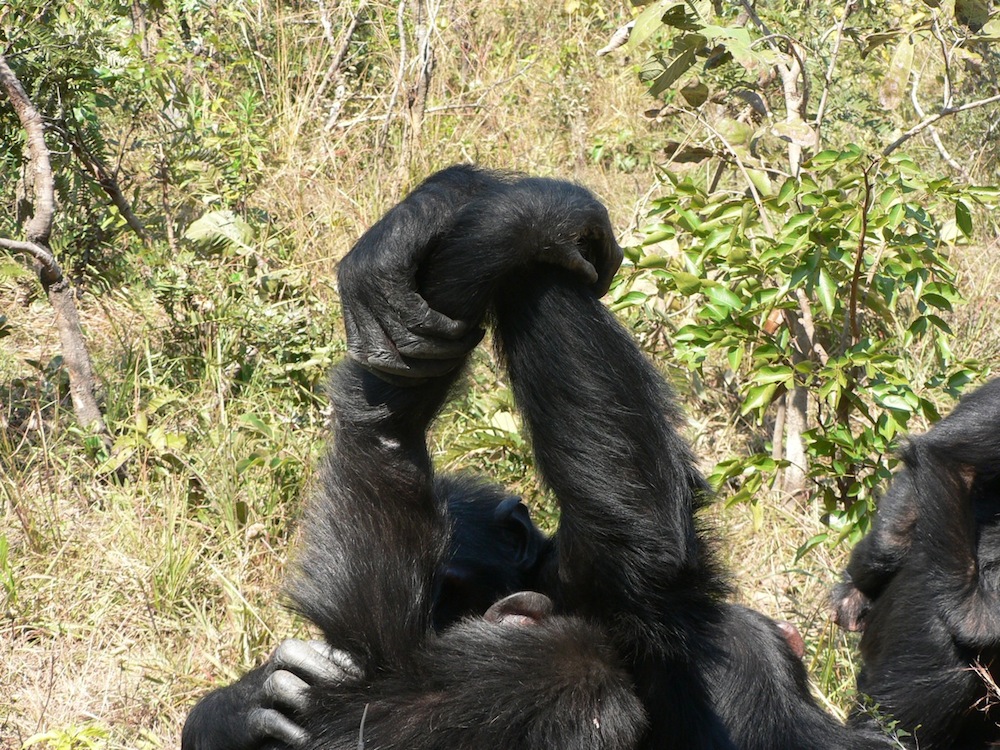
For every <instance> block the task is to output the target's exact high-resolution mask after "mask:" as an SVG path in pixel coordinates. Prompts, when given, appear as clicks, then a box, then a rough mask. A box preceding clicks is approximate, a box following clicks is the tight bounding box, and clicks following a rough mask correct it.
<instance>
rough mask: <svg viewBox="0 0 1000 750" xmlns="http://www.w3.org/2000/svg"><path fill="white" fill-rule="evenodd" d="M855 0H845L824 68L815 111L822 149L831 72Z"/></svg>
mask: <svg viewBox="0 0 1000 750" xmlns="http://www.w3.org/2000/svg"><path fill="white" fill-rule="evenodd" d="M855 2H856V0H847V2H846V3H845V4H844V15H843V16H841V17H840V21H839V22H838V23H837V36H836V38H835V39H834V41H833V52H832V53H831V54H830V64H829V65H827V67H826V75H825V76H824V77H823V93H822V94H821V95H820V97H819V108H818V109H817V110H816V120H815V123H816V147H817V148H821V147H822V143H823V140H822V137H821V132H822V130H823V117H824V116H825V115H826V100H827V97H828V96H829V94H830V86H831V84H832V83H833V70H834V68H835V67H836V65H837V58H838V57H839V56H840V44H841V42H843V40H844V26H845V25H846V24H847V18H848V16H850V15H851V13H852V12H853V11H854V4H855Z"/></svg>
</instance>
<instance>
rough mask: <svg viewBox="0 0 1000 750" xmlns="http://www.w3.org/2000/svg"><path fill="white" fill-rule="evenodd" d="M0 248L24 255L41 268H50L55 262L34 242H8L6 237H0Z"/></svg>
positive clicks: (47, 252)
mask: <svg viewBox="0 0 1000 750" xmlns="http://www.w3.org/2000/svg"><path fill="white" fill-rule="evenodd" d="M0 247H2V248H5V249H7V250H11V251H13V252H15V253H26V254H27V255H30V256H31V257H32V258H34V259H35V260H37V261H38V262H39V263H41V264H42V265H43V266H51V265H53V264H55V262H56V259H55V258H54V257H53V256H52V253H50V252H49V251H48V250H46V249H45V248H44V247H42V246H41V245H36V244H35V243H34V242H20V241H19V240H9V239H7V238H6V237H0Z"/></svg>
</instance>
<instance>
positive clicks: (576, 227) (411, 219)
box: [339, 167, 622, 384]
mask: <svg viewBox="0 0 1000 750" xmlns="http://www.w3.org/2000/svg"><path fill="white" fill-rule="evenodd" d="M512 217H516V219H517V220H516V221H515V220H513V219H512ZM621 260H622V251H621V248H620V247H619V246H618V243H617V242H616V241H615V238H614V232H613V230H612V229H611V224H610V221H609V219H608V214H607V210H606V209H605V208H604V206H603V205H602V204H601V203H600V202H599V201H598V200H597V199H596V198H594V197H593V196H592V195H591V194H590V193H589V192H587V191H586V190H584V189H583V188H580V187H578V186H575V185H572V184H570V183H567V182H561V181H556V180H547V179H541V178H524V179H513V178H510V177H507V178H505V177H504V176H502V175H497V174H493V173H489V172H484V171H481V170H477V169H475V168H473V167H452V168H451V169H447V170H444V171H443V172H439V173H437V174H435V175H433V176H432V177H430V178H429V179H428V180H427V181H425V182H424V183H423V184H422V185H420V186H419V187H418V188H417V189H416V190H415V191H414V192H413V193H411V194H410V195H409V196H407V198H406V199H405V200H404V201H403V202H402V203H400V204H399V205H397V206H395V207H394V208H393V209H391V210H390V211H389V212H388V213H387V214H386V215H385V216H384V217H383V218H382V219H381V220H380V221H379V222H378V223H377V224H376V225H375V226H374V227H372V229H370V230H369V231H368V232H367V233H366V234H365V235H364V236H363V237H362V238H361V239H360V240H359V241H358V243H357V244H356V245H355V246H354V248H353V249H352V250H351V252H350V253H348V255H347V256H346V257H345V258H344V259H343V261H341V265H340V270H339V282H340V293H341V298H342V301H343V306H344V320H345V324H346V327H347V345H348V351H349V353H350V354H351V356H353V357H354V358H355V359H357V360H358V361H359V362H361V363H362V364H364V365H365V366H366V367H368V368H370V369H372V370H374V371H376V372H378V373H379V374H380V375H381V376H382V377H384V378H386V379H387V380H391V381H393V382H396V383H399V384H404V383H407V382H409V383H416V382H419V381H420V380H423V379H426V378H430V377H437V376H440V375H444V374H446V373H448V372H451V371H453V370H455V369H456V368H457V367H459V366H460V365H461V364H462V363H463V362H464V360H465V357H466V355H467V354H468V352H469V351H470V350H471V349H472V348H473V347H475V345H476V344H477V343H478V342H479V340H480V339H481V338H482V335H483V334H482V331H481V330H479V327H478V326H479V324H480V323H481V321H482V318H483V316H484V315H485V312H486V310H487V307H488V306H489V305H490V304H491V302H492V295H493V293H494V292H495V289H496V286H497V284H498V283H499V282H500V281H502V280H503V279H504V278H506V277H507V276H508V275H510V274H511V273H512V272H515V271H517V270H519V269H522V268H525V267H527V266H530V265H532V264H535V263H548V264H553V265H558V266H562V267H563V268H566V269H568V270H569V271H572V272H573V273H575V274H577V275H578V276H580V277H582V278H583V280H584V281H586V282H587V283H588V284H590V285H591V286H592V287H593V289H594V291H595V292H596V293H597V294H598V295H603V294H604V293H605V292H606V291H607V290H608V287H609V286H610V284H611V280H612V278H613V276H614V274H615V271H617V269H618V266H619V264H620V263H621Z"/></svg>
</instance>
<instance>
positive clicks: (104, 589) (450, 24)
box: [0, 0, 998, 750]
mask: <svg viewBox="0 0 1000 750" xmlns="http://www.w3.org/2000/svg"><path fill="white" fill-rule="evenodd" d="M560 5H561V4H551V3H536V2H527V0H504V1H503V2H495V1H491V2H487V1H486V0H471V1H470V2H466V3H461V4H441V5H439V6H438V8H437V15H436V17H435V19H434V25H433V29H434V31H433V35H432V46H433V49H434V51H435V55H436V64H435V68H434V72H433V77H432V79H431V85H430V89H429V94H428V100H427V109H426V113H425V116H424V118H423V121H422V123H421V124H420V127H419V130H416V129H415V128H414V126H413V124H412V123H411V122H409V121H408V119H407V118H408V115H407V112H406V107H405V104H404V100H405V96H404V97H403V98H402V99H397V102H396V106H395V108H394V109H392V110H391V111H390V110H389V103H390V100H391V98H392V90H393V88H394V87H395V85H396V82H397V76H398V71H400V70H402V71H404V78H403V80H402V84H403V88H404V95H405V93H406V90H407V87H412V85H413V82H414V80H415V77H416V73H417V71H416V69H415V68H414V62H413V57H412V54H413V45H412V39H411V40H409V42H410V44H409V45H408V48H409V55H408V56H407V58H406V59H401V45H400V43H399V35H398V30H397V26H396V7H395V4H393V3H389V2H388V0H382V1H381V2H372V3H369V4H368V10H367V12H366V16H365V18H366V21H365V23H364V25H363V27H362V29H361V30H360V31H359V32H358V35H357V38H356V39H355V40H354V41H353V42H352V44H353V45H354V48H353V49H354V52H353V57H352V58H351V59H352V60H353V62H352V65H351V66H348V67H347V68H345V69H343V70H340V71H338V75H337V76H336V77H335V78H332V79H331V78H330V71H331V64H332V61H333V59H334V55H335V53H336V50H337V45H338V44H339V43H340V42H341V41H342V39H343V34H344V32H345V29H346V28H347V27H348V25H349V23H350V21H351V19H352V17H353V15H354V12H355V11H356V10H357V7H358V4H357V3H355V2H345V3H336V2H334V3H329V2H327V3H326V4H325V5H321V4H313V3H298V4H296V3H288V4H286V3H274V4H272V3H253V4H245V6H240V7H245V8H246V14H245V17H243V18H242V19H241V21H240V23H236V24H235V25H234V26H233V28H232V29H230V30H229V32H228V33H233V34H239V35H242V36H243V37H245V38H246V40H247V43H248V54H247V56H246V60H247V62H246V64H247V65H248V66H250V67H249V68H248V78H249V80H251V81H252V82H254V83H253V88H252V89H251V93H252V96H253V100H254V101H255V102H256V104H255V106H254V107H253V108H248V109H245V110H244V111H243V113H242V114H241V113H240V111H238V109H237V108H234V109H233V110H232V112H228V113H223V115H222V116H228V117H232V118H239V117H245V118H247V121H246V123H245V125H240V127H246V128H249V129H254V133H252V134H253V135H255V136H256V137H259V136H260V134H261V133H266V135H267V137H266V139H265V142H266V146H265V147H260V150H261V153H256V152H255V153H256V155H257V156H259V157H260V159H261V161H262V163H263V165H264V166H263V168H262V169H263V174H262V178H261V182H260V184H259V185H258V186H257V187H256V189H255V190H254V191H253V193H252V195H250V197H249V201H250V203H251V204H252V205H253V206H254V207H257V208H260V209H261V210H262V211H266V213H267V214H268V217H269V221H268V223H267V224H266V226H265V227H264V228H262V229H261V231H260V233H259V234H258V235H257V238H256V242H257V245H256V246H255V254H254V255H253V256H252V257H249V258H248V257H247V256H245V255H241V254H239V253H234V254H232V255H231V256H224V255H208V256H206V257H207V258H208V260H204V258H203V259H202V260H200V261H198V263H200V264H201V265H197V266H195V265H192V266H191V267H190V268H183V269H179V272H180V271H183V272H184V273H190V274H198V275H196V276H191V277H190V278H195V279H196V281H195V282H190V283H191V284H192V286H191V288H190V289H188V291H192V292H194V293H195V294H194V298H193V299H192V301H190V309H189V310H188V311H187V313H186V317H181V316H176V315H175V316H174V317H171V316H170V315H168V314H167V313H166V312H165V309H164V308H163V307H162V306H161V304H160V302H159V301H157V298H156V297H155V295H153V294H151V293H150V292H149V291H148V290H146V289H144V288H143V286H142V284H140V283H137V284H136V285H135V286H134V288H131V289H119V290H117V291H116V292H114V293H103V294H99V295H88V296H86V297H84V298H83V299H82V300H81V310H82V315H83V319H84V325H85V328H86V332H87V335H88V338H89V340H90V341H91V343H92V346H93V348H94V353H95V358H96V361H97V368H98V371H99V372H100V373H101V376H102V379H103V381H104V394H105V405H106V408H107V411H108V418H109V423H110V424H112V425H113V427H114V429H115V431H116V434H117V435H118V436H119V447H120V449H121V450H123V451H125V452H126V453H127V462H128V463H127V466H128V479H127V480H125V481H124V482H123V483H118V482H116V481H115V480H114V478H113V475H112V473H111V472H109V471H108V467H107V465H104V466H103V467H102V465H101V463H102V462H101V458H100V457H99V456H97V455H95V453H94V451H93V449H92V447H91V446H90V445H89V443H88V441H87V440H86V439H85V437H84V436H82V435H80V434H79V433H78V431H77V430H76V429H75V427H74V422H73V419H72V415H71V413H69V412H68V411H67V406H66V405H67V400H66V391H65V382H64V378H63V376H62V374H61V371H60V369H59V367H58V361H57V360H56V361H54V360H53V357H55V356H56V355H57V353H58V341H57V338H56V336H55V334H54V328H53V325H52V320H51V316H50V314H49V312H48V309H47V307H46V306H45V305H44V304H43V302H42V301H41V300H39V298H38V292H37V290H35V288H34V286H33V282H31V281H30V280H26V279H24V278H11V277H9V276H2V277H0V299H4V300H14V302H15V304H12V305H11V306H10V309H9V311H6V312H5V314H6V315H7V316H8V320H9V323H8V328H7V329H6V330H7V331H8V332H9V335H8V336H6V337H5V338H0V519H2V522H0V604H2V610H0V615H2V620H0V629H2V636H0V685H2V686H3V687H2V688H0V748H4V750H13V749H14V748H20V747H22V745H23V744H24V743H25V742H26V741H28V740H29V738H31V737H36V738H37V741H36V743H35V744H33V745H32V746H33V747H55V748H73V749H75V748H136V749H140V750H141V749H144V748H160V747H177V746H178V744H179V732H180V727H181V725H182V723H183V720H184V717H185V715H186V713H187V711H188V709H189V708H190V706H191V704H192V702H193V701H194V700H195V699H196V698H197V697H198V696H199V695H201V694H203V693H204V692H205V691H206V690H208V689H209V688H211V687H213V686H217V685H220V684H224V683H226V682H228V681H231V680H233V679H235V678H236V677H237V676H238V675H240V674H241V673H242V672H243V671H244V670H246V669H247V668H249V667H251V666H253V665H254V664H255V663H257V662H259V661H260V660H261V659H263V658H264V657H266V655H267V654H268V652H269V651H270V649H272V648H273V647H274V646H275V645H276V643H277V642H278V641H279V640H280V639H281V638H283V637H287V636H290V635H295V634H301V633H303V632H306V628H305V627H304V625H303V624H302V623H300V622H298V621H296V620H295V619H294V618H292V617H291V616H290V615H289V614H288V613H287V612H286V611H285V609H284V608H283V605H282V598H281V594H280V591H281V581H282V577H283V573H284V570H285V568H286V566H287V563H288V558H289V555H290V554H291V550H292V549H293V548H294V536H295V520H296V518H297V515H298V508H299V503H300V500H301V498H302V497H303V495H305V494H307V493H308V492H309V490H310V483H311V480H312V469H313V467H314V466H315V463H316V458H317V456H318V455H319V452H320V451H321V450H322V445H323V443H324V441H325V440H326V438H327V435H326V432H325V428H324V413H323V408H324V401H323V397H322V393H321V388H320V386H319V383H320V381H321V374H322V372H323V370H324V369H325V368H326V367H327V365H328V364H329V362H330V361H332V360H334V359H336V358H337V357H339V356H340V354H341V353H342V352H343V341H342V331H341V329H340V327H339V321H338V314H337V310H336V290H335V288H334V285H333V282H332V279H333V278H334V275H333V274H334V269H335V265H336V261H337V259H338V258H339V257H341V256H342V255H343V254H344V253H345V252H346V251H347V250H348V248H349V247H350V245H351V243H352V242H353V241H354V239H356V238H357V237H358V236H359V235H360V233H361V232H362V231H363V230H364V229H365V228H366V227H368V226H369V225H370V224H371V223H372V222H373V221H374V220H376V219H377V218H378V216H379V215H380V214H381V212H382V211H384V210H385V209H386V208H387V207H388V206H390V205H391V204H392V203H394V202H395V201H396V200H398V199H399V198H400V197H401V196H402V195H403V194H404V193H405V192H406V191H407V190H408V189H409V188H410V187H412V186H413V184H414V183H415V182H416V181H417V180H419V179H420V178H422V177H423V176H424V175H426V174H427V173H428V172H430V171H432V170H433V169H436V168H439V167H442V166H444V165H446V164H449V163H451V162H455V161H460V160H469V159H474V160H476V161H479V162H481V163H484V164H486V165H489V166H493V167H500V168H511V169H519V170H523V171H526V172H532V173H538V174H552V175H559V176H561V177H566V178H570V179H575V180H578V181H579V182H582V183H584V184H586V185H588V186H589V187H591V188H592V189H593V190H594V191H595V192H597V193H598V194H599V195H600V196H601V197H602V198H603V199H604V200H605V201H606V202H607V204H608V206H609V209H610V212H611V215H612V219H613V221H614V223H615V225H616V226H618V227H620V228H621V229H622V231H623V235H627V232H628V230H629V228H631V227H632V226H633V225H634V221H635V217H636V216H637V215H640V214H641V211H642V200H643V197H644V196H646V195H647V194H648V193H649V191H650V190H651V188H652V187H653V186H654V185H655V184H656V180H655V175H654V170H653V169H652V167H651V161H652V154H654V153H655V152H656V150H657V145H656V144H657V143H658V139H659V138H660V136H659V135H658V134H657V133H656V132H655V131H654V130H653V129H652V127H653V126H651V125H650V124H648V123H647V121H646V120H645V119H644V118H643V116H642V114H641V113H642V111H643V109H644V107H645V104H646V103H645V101H644V100H643V98H642V97H643V95H642V92H641V90H640V87H639V86H637V85H636V82H635V70H634V67H633V66H632V65H631V64H628V63H622V62H619V61H615V60H611V59H607V58H600V59H599V58H596V57H595V56H594V51H595V50H597V49H599V48H600V47H601V46H603V45H604V43H605V40H606V38H607V36H608V35H609V33H610V31H611V30H612V29H613V28H615V27H616V26H617V25H618V24H619V23H620V22H622V21H623V20H624V19H623V18H620V17H613V16H611V14H610V13H607V12H606V11H604V10H602V7H603V6H600V5H599V4H596V3H583V4H578V5H579V6H580V9H579V10H577V11H576V12H574V13H569V14H567V13H565V12H563V11H562V9H561V7H560ZM324 7H325V16H324V15H322V13H323V10H322V9H323V8H324ZM244 72H245V73H247V71H244ZM219 75H223V76H224V75H225V71H220V72H219ZM331 86H332V87H333V88H334V89H336V87H338V86H340V87H342V88H343V92H342V94H339V95H338V94H336V91H335V92H334V95H332V96H331V91H330V88H331ZM338 96H339V97H340V99H338ZM348 100H350V101H351V102H353V105H352V109H351V111H350V112H349V113H345V114H343V115H342V116H340V117H333V116H332V114H333V113H332V111H331V108H332V106H333V105H335V104H336V103H337V101H348ZM244 101H247V102H249V101H250V100H249V99H246V100H244ZM387 114H389V115H391V119H390V120H389V122H388V124H386V119H385V118H386V116H387ZM234 121H235V120H234ZM383 138H384V145H382V146H381V147H380V146H379V144H380V143H383ZM255 148H257V147H255ZM265 149H266V153H263V151H264V150H265ZM143 187H144V189H149V190H157V189H158V187H157V186H156V185H155V184H152V183H150V184H147V185H143ZM625 241H627V236H626V237H625ZM261 263H266V264H267V268H266V270H265V271H260V265H259V264H261ZM252 264H258V265H255V266H253V268H251V265H252ZM250 271H253V273H254V274H257V275H256V276H253V275H252V274H251V273H250ZM994 271H995V268H993V267H991V268H990V273H991V274H992V273H994ZM980 277H982V275H981V274H980ZM185 278H187V277H185ZM177 283H178V284H180V283H182V282H181V281H178V282H177ZM271 284H277V285H282V284H283V285H285V287H283V289H286V291H283V292H280V293H275V292H274V291H273V287H272V286H268V285H271ZM265 287H266V288H265ZM992 290H993V286H992V285H990V284H986V283H983V284H982V285H980V286H978V287H975V288H974V294H975V295H977V299H983V300H985V299H987V298H989V299H990V300H991V301H994V300H993V297H994V296H995V292H994V291H992ZM161 291H162V290H161ZM969 309H970V310H976V309H985V308H976V307H970V308H969ZM990 309H991V310H995V309H996V308H995V307H991V308H990ZM994 317H995V313H993V312H990V313H987V312H980V313H967V317H965V318H963V319H961V320H960V321H959V322H958V324H959V325H962V326H964V327H966V328H967V330H968V331H969V335H968V337H967V340H968V341H969V343H970V348H972V349H977V350H978V352H979V353H987V354H989V355H990V356H995V353H996V351H997V349H996V346H997V341H998V338H997V336H996V335H995V334H994V333H993V332H994V331H995V330H997V328H996V326H995V320H994ZM681 375H682V376H683V374H681ZM469 385H470V390H469V392H468V393H467V394H466V395H464V396H462V397H460V398H459V399H458V400H456V401H455V402H454V403H453V404H452V405H450V406H449V407H448V411H447V412H446V414H445V415H444V416H443V418H442V419H441V420H440V422H439V424H438V425H437V427H436V430H435V434H434V437H433V441H432V444H433V446H434V450H435V452H436V454H437V456H438V457H439V460H440V462H441V463H442V464H446V465H447V466H449V467H450V468H459V469H466V468H472V469H477V470H485V471H488V472H490V473H491V474H492V475H493V476H495V477H496V478H498V479H499V480H502V481H504V482H506V483H508V484H510V485H512V486H514V487H515V488H516V489H517V490H518V491H521V492H523V493H524V494H525V495H526V497H527V498H528V499H529V501H530V502H531V503H532V504H533V506H534V507H535V510H536V511H537V515H538V516H539V518H540V519H541V521H542V523H543V525H546V526H548V527H550V528H551V526H552V525H553V523H554V516H553V514H552V507H551V503H550V502H549V501H548V499H547V498H546V497H545V495H544V494H543V493H541V492H540V491H539V489H538V487H537V483H536V482H535V480H534V479H533V478H532V477H531V475H530V470H531V460H530V456H528V455H527V452H526V448H525V445H524V443H523V441H522V440H521V439H520V436H519V434H518V432H517V430H516V424H517V423H516V421H515V420H514V418H513V417H512V415H511V412H512V405H511V401H510V395H509V391H507V390H506V388H505V386H504V384H503V382H502V378H501V379H500V380H498V379H497V377H496V375H495V370H494V369H493V366H492V364H491V362H490V358H489V355H488V354H487V353H485V352H484V353H481V354H479V355H477V360H476V366H475V367H474V369H473V371H472V373H471V375H470V378H469ZM681 390H682V391H686V390H687V389H686V388H684V387H683V385H682V388H681ZM689 412H690V413H691V414H692V418H691V422H690V424H689V425H688V433H689V435H690V436H691V438H692V440H693V441H694V443H695V445H696V449H697V451H698V453H699V455H701V456H702V457H703V459H704V460H705V463H706V466H707V465H710V463H711V462H712V461H713V460H714V459H715V458H717V457H720V456H721V455H725V453H726V452H727V451H728V449H730V448H734V447H738V446H739V445H740V441H742V440H745V439H746V435H744V434H741V433H740V432H739V431H738V430H736V429H734V427H733V424H734V420H733V415H732V414H731V413H730V412H728V411H727V410H726V406H725V404H724V403H722V402H718V401H710V400H705V401H701V402H697V401H694V400H693V401H692V403H691V404H690V405H689ZM765 502H766V499H762V503H761V506H759V507H757V508H756V509H748V508H746V507H741V508H735V509H730V510H723V509H721V508H717V509H714V510H713V519H712V522H713V523H714V525H715V526H716V527H717V528H718V529H719V532H718V533H719V538H720V540H721V541H720V547H722V549H723V550H724V551H725V552H726V553H727V557H729V562H730V564H731V566H732V567H733V568H734V570H735V574H736V576H737V578H738V579H739V583H740V590H741V591H742V592H743V594H742V596H743V597H744V598H745V599H746V601H748V602H749V603H751V604H753V605H754V606H756V607H758V608H760V609H761V610H763V611H765V612H767V613H768V614H771V615H773V616H778V617H783V618H785V619H789V620H792V621H794V622H796V624H798V626H799V627H800V628H801V629H802V631H803V634H804V635H805V636H806V640H807V643H808V644H809V649H808V656H807V659H808V664H809V666H810V669H811V671H812V673H813V674H814V676H815V677H816V679H817V685H818V689H819V690H820V691H821V693H822V694H823V695H824V696H826V697H825V698H824V699H828V700H829V701H830V703H831V704H832V705H834V706H836V707H838V709H839V710H842V709H843V708H844V707H845V706H846V705H848V702H849V701H850V690H851V686H852V684H853V664H852V662H851V654H852V653H853V651H852V648H853V644H851V643H849V642H847V641H845V639H844V637H843V636H842V635H841V634H839V633H838V632H836V631H835V630H833V629H832V628H831V626H830V625H829V622H828V620H827V618H826V614H825V596H826V594H825V591H826V589H827V587H828V586H829V585H830V583H831V582H832V580H833V579H834V575H835V571H836V570H837V569H838V568H839V567H840V566H841V565H842V563H843V551H840V550H838V551H834V552H826V553H821V552H817V553H814V554H813V555H811V556H810V557H808V558H807V559H805V560H803V561H800V562H798V563H793V560H794V550H795V549H796V548H797V547H798V546H799V545H800V544H801V543H802V542H803V541H804V540H805V539H807V538H809V537H810V536H812V535H813V534H814V533H815V532H816V529H817V524H818V520H817V518H816V517H815V514H814V513H812V512H811V511H809V510H808V509H802V510H801V512H799V513H796V514H792V513H790V512H789V511H787V508H786V510H785V511H784V512H782V513H777V512H772V510H771V509H767V510H766V511H765V510H763V506H764V504H765Z"/></svg>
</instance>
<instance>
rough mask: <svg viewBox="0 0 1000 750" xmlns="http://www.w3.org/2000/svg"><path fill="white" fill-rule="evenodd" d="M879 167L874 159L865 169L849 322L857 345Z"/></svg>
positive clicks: (859, 336) (859, 335)
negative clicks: (861, 283) (874, 174)
mask: <svg viewBox="0 0 1000 750" xmlns="http://www.w3.org/2000/svg"><path fill="white" fill-rule="evenodd" d="M877 165H878V159H872V160H871V162H870V163H869V164H868V166H867V167H865V169H864V175H865V198H864V203H863V205H862V207H861V231H860V232H858V249H857V251H856V255H855V258H854V273H853V274H852V276H851V309H850V316H849V317H848V321H849V323H850V326H851V336H852V337H853V340H854V342H855V343H857V342H858V341H859V340H860V339H861V326H860V325H858V280H859V279H860V278H861V264H862V263H863V262H864V258H865V240H866V238H867V235H868V211H869V210H870V209H871V207H872V182H871V172H872V170H873V169H875V167H876V166H877Z"/></svg>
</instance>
